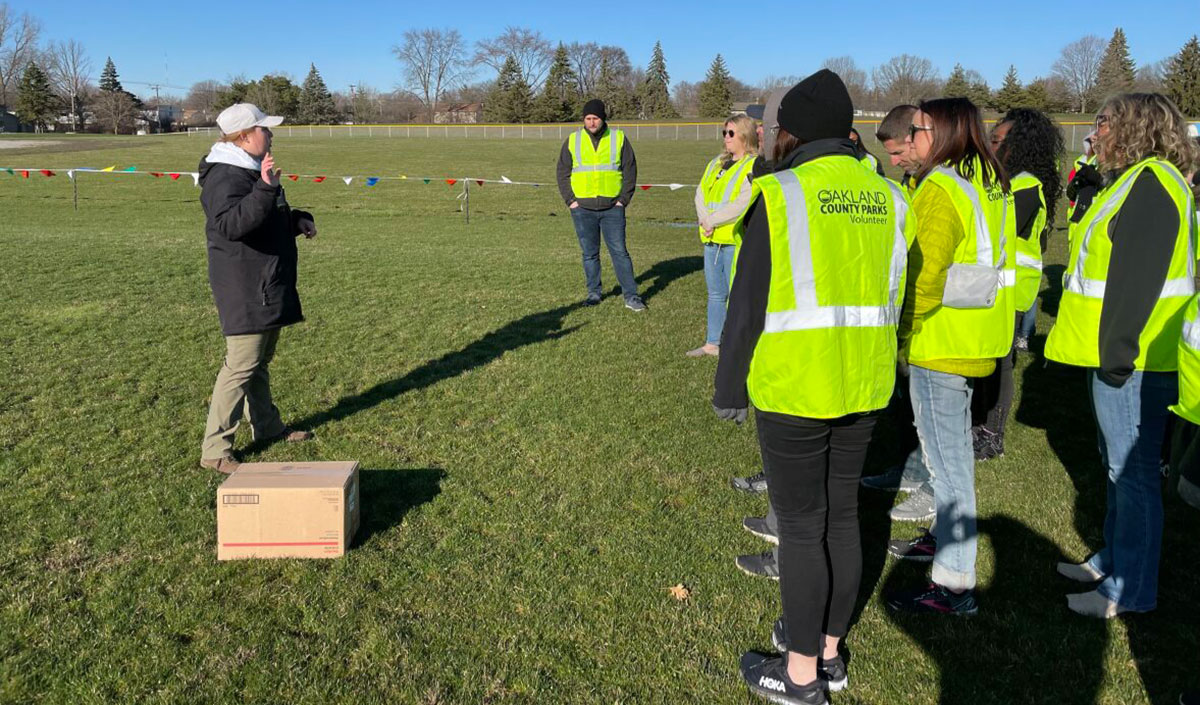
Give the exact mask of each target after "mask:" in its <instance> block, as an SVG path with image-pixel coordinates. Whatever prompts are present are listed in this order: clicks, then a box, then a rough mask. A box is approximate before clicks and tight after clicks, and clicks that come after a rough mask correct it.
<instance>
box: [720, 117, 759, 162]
mask: <svg viewBox="0 0 1200 705" xmlns="http://www.w3.org/2000/svg"><path fill="white" fill-rule="evenodd" d="M730 125H733V131H734V132H736V133H737V136H738V139H740V140H741V141H742V144H743V145H745V147H746V154H745V155H744V156H751V155H755V154H758V126H757V125H755V124H754V120H753V119H751V118H749V117H747V116H745V115H735V116H733V117H731V118H729V119H728V120H726V121H725V124H724V125H723V126H722V127H721V129H722V130H724V129H726V128H727V127H729V126H730ZM723 136H724V135H722V137H723ZM720 159H721V161H722V162H726V161H729V160H730V159H733V154H731V153H730V152H729V150H722V151H721V156H720Z"/></svg>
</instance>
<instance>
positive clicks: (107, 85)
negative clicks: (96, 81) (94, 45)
mask: <svg viewBox="0 0 1200 705" xmlns="http://www.w3.org/2000/svg"><path fill="white" fill-rule="evenodd" d="M100 90H102V91H104V92H106V93H115V92H117V91H123V90H125V89H124V88H123V87H122V86H121V79H120V77H118V76H117V67H116V65H115V64H113V60H112V57H111V56H110V57H108V58H107V60H106V61H105V62H104V70H103V71H101V72H100Z"/></svg>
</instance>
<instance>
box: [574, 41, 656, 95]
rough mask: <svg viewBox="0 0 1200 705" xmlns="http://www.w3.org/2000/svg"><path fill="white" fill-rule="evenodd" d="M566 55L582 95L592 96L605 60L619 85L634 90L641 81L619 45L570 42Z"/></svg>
mask: <svg viewBox="0 0 1200 705" xmlns="http://www.w3.org/2000/svg"><path fill="white" fill-rule="evenodd" d="M567 56H568V57H569V58H570V60H571V68H572V69H574V71H575V75H576V76H578V77H579V92H580V93H582V94H583V95H584V97H593V96H594V94H595V92H596V84H597V83H598V82H599V79H600V66H601V65H602V64H603V63H604V62H605V60H607V61H608V70H609V73H610V74H611V76H612V78H613V80H614V82H615V83H616V84H618V85H620V86H621V87H623V88H627V89H629V90H634V89H635V88H636V87H637V86H638V84H639V83H640V81H641V76H639V75H638V72H637V71H634V69H633V64H631V63H630V62H629V54H627V53H626V52H625V50H624V49H622V48H621V47H618V46H611V45H608V46H600V45H599V44H596V43H595V42H587V43H586V44H581V43H579V42H572V43H570V44H568V45H567Z"/></svg>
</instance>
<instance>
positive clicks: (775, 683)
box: [758, 676, 786, 693]
mask: <svg viewBox="0 0 1200 705" xmlns="http://www.w3.org/2000/svg"><path fill="white" fill-rule="evenodd" d="M758 684H759V685H761V686H762V687H764V688H770V689H771V690H778V691H779V692H781V693H782V692H783V691H785V690H786V688H785V687H784V685H783V681H781V680H776V679H774V678H768V677H766V676H763V677H761V678H759V679H758Z"/></svg>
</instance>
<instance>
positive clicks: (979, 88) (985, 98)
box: [967, 77, 992, 108]
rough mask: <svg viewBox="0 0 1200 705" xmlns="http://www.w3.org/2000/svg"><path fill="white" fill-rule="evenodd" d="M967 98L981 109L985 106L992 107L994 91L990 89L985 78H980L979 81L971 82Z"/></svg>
mask: <svg viewBox="0 0 1200 705" xmlns="http://www.w3.org/2000/svg"><path fill="white" fill-rule="evenodd" d="M967 98H969V99H970V100H971V102H972V103H974V104H975V105H976V106H978V107H981V108H982V107H983V106H985V105H991V103H992V89H991V88H988V84H987V81H985V80H983V77H980V78H978V79H977V80H974V81H971V86H970V88H968V89H967Z"/></svg>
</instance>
